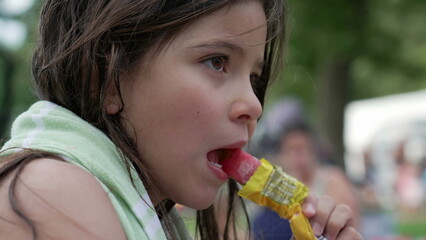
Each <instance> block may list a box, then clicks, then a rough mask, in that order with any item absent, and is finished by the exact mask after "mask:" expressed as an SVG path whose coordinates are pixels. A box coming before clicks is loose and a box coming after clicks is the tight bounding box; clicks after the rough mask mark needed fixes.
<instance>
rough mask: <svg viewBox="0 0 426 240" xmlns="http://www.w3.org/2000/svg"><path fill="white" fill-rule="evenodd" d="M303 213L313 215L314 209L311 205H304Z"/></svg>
mask: <svg viewBox="0 0 426 240" xmlns="http://www.w3.org/2000/svg"><path fill="white" fill-rule="evenodd" d="M304 212H305V213H309V214H314V213H315V208H314V206H313V205H312V204H306V205H305V208H304Z"/></svg>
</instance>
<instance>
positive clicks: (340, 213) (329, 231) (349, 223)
mask: <svg viewBox="0 0 426 240" xmlns="http://www.w3.org/2000/svg"><path fill="white" fill-rule="evenodd" d="M352 216H353V214H352V209H351V208H350V207H349V206H348V205H345V204H339V205H337V206H336V208H335V209H334V210H333V212H332V213H331V215H330V216H329V218H328V221H327V223H326V225H325V230H324V235H325V237H327V239H328V240H333V239H336V238H337V235H338V234H339V232H341V231H342V229H344V228H345V227H353V218H352Z"/></svg>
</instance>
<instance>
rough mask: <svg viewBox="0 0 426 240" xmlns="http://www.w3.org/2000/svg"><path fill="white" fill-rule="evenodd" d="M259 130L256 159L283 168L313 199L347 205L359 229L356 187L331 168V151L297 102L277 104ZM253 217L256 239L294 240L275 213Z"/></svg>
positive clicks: (286, 100) (260, 211) (264, 212)
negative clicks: (303, 185) (309, 122)
mask: <svg viewBox="0 0 426 240" xmlns="http://www.w3.org/2000/svg"><path fill="white" fill-rule="evenodd" d="M259 130H260V131H259V132H260V134H259V135H258V136H256V138H255V140H254V141H255V142H254V143H253V148H252V150H253V154H254V155H257V157H265V158H267V159H268V160H270V161H271V162H273V163H274V164H276V165H278V166H281V167H283V170H284V171H285V172H287V173H289V174H290V175H292V176H294V177H296V178H297V179H298V180H300V181H301V182H303V183H304V184H306V185H307V186H308V187H309V189H310V192H311V193H312V194H313V195H315V196H320V195H328V196H330V197H332V198H334V199H335V201H336V203H342V204H346V205H348V206H349V207H350V208H351V209H352V211H353V212H354V216H355V218H354V220H355V221H356V223H355V224H356V225H358V219H359V213H358V211H359V207H358V203H357V200H356V195H355V192H354V189H353V186H352V184H351V183H350V181H349V179H348V178H347V177H346V176H345V173H344V171H343V170H342V169H340V168H338V167H336V166H333V165H332V164H330V163H331V159H330V158H331V155H330V154H329V153H330V151H329V149H327V148H324V146H325V145H324V143H323V142H321V141H320V140H319V138H318V137H317V135H316V134H315V132H314V130H313V129H312V128H311V127H310V126H309V124H308V121H307V119H306V117H305V114H304V111H303V107H302V104H301V103H300V102H299V101H298V100H297V99H295V98H284V99H282V100H280V101H278V102H277V103H276V104H275V105H274V106H273V107H272V108H271V110H270V111H269V112H268V113H267V114H266V115H265V116H264V118H263V119H261V121H260V122H259ZM250 147H252V145H251V146H250ZM253 215H254V217H253V221H252V229H253V236H254V239H264V240H274V239H291V235H292V234H291V230H290V227H289V223H288V221H287V220H284V219H281V218H280V217H279V216H278V214H276V213H275V212H273V211H271V210H269V209H266V208H262V209H258V210H257V211H256V212H255V213H254V214H253ZM313 228H315V226H313Z"/></svg>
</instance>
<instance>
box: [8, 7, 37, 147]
mask: <svg viewBox="0 0 426 240" xmlns="http://www.w3.org/2000/svg"><path fill="white" fill-rule="evenodd" d="M0 1H1V0H0ZM2 4H4V2H2ZM26 4H32V3H30V2H28V1H27V3H26ZM3 6H4V5H3ZM39 9H40V7H39V4H36V5H34V6H33V7H32V8H30V9H28V10H26V11H24V12H21V13H10V12H7V10H6V9H3V8H0V21H4V22H6V21H10V20H12V21H16V22H19V23H22V24H24V26H25V27H26V32H27V34H26V39H25V40H24V43H23V44H22V46H20V47H19V48H13V47H10V46H8V45H7V44H4V43H2V42H0V139H1V138H7V137H8V135H9V132H10V124H11V121H12V120H13V119H14V117H15V116H16V115H17V114H19V113H20V112H22V111H23V110H24V109H25V108H27V107H28V105H29V104H30V103H31V102H33V101H34V99H35V97H34V94H32V92H31V87H30V86H31V85H30V84H31V82H30V76H31V74H30V64H29V63H30V59H31V57H30V56H31V52H32V51H33V47H34V33H35V29H36V23H37V22H38V20H37V19H38V12H39ZM0 34H9V33H8V32H6V31H0ZM1 144H2V143H1V141H0V146H1Z"/></svg>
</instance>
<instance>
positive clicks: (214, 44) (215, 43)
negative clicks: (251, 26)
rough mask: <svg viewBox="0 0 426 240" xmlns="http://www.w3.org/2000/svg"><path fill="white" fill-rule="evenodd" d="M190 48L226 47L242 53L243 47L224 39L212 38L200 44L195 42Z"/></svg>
mask: <svg viewBox="0 0 426 240" xmlns="http://www.w3.org/2000/svg"><path fill="white" fill-rule="evenodd" d="M190 48H192V49H194V48H227V49H229V50H233V51H237V52H240V53H244V49H243V48H242V47H241V46H239V45H237V44H235V43H233V42H230V41H224V40H213V41H207V42H204V43H201V44H197V45H194V46H190Z"/></svg>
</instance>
